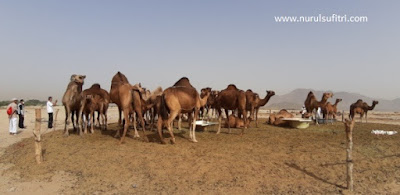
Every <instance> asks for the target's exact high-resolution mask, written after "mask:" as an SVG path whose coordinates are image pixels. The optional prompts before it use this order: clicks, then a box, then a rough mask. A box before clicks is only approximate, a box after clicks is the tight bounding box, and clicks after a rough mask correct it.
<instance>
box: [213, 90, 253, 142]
mask: <svg viewBox="0 0 400 195" xmlns="http://www.w3.org/2000/svg"><path fill="white" fill-rule="evenodd" d="M215 106H216V110H217V111H218V114H219V116H218V121H219V125H218V131H217V134H219V133H220V132H221V123H222V110H221V109H222V108H223V109H224V110H225V115H226V116H227V120H228V124H229V117H228V116H229V113H228V112H229V110H232V112H234V111H235V110H236V109H238V112H239V113H243V116H244V114H245V113H246V95H245V92H244V91H242V90H239V89H238V88H237V87H236V86H235V85H233V84H230V85H228V87H227V88H226V89H224V90H222V91H221V92H220V93H219V94H218V97H217V99H216V102H215ZM239 115H240V114H239ZM239 118H240V116H239ZM243 120H244V123H246V117H243ZM228 129H229V133H231V128H230V126H228ZM245 129H247V127H246V126H244V127H243V129H242V132H241V135H243V133H244V131H245Z"/></svg>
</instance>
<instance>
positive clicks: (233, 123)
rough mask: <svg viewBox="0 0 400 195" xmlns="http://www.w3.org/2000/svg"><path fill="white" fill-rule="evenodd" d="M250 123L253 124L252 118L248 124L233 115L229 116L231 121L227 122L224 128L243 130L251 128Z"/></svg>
mask: <svg viewBox="0 0 400 195" xmlns="http://www.w3.org/2000/svg"><path fill="white" fill-rule="evenodd" d="M250 122H251V119H250V117H248V118H247V120H246V123H244V121H243V120H242V119H241V118H239V117H236V116H235V115H233V114H231V115H230V116H229V119H227V120H225V124H224V127H225V128H228V127H233V128H243V127H244V126H246V127H247V128H249V126H250ZM228 123H229V124H228Z"/></svg>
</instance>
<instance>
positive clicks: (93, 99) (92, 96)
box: [80, 83, 110, 134]
mask: <svg viewBox="0 0 400 195" xmlns="http://www.w3.org/2000/svg"><path fill="white" fill-rule="evenodd" d="M82 97H83V98H82V102H81V109H80V113H82V114H83V115H82V120H81V122H84V127H85V130H84V132H85V134H86V133H87V126H88V123H89V116H90V119H91V120H92V125H91V133H93V132H94V131H93V128H94V123H95V117H94V113H95V112H96V111H97V112H98V113H99V116H98V117H100V116H101V118H102V122H103V125H104V129H107V109H108V104H109V102H110V100H109V95H108V92H107V91H105V90H104V89H101V87H100V85H99V84H97V83H96V84H93V85H92V86H91V87H90V88H89V89H86V90H84V91H83V92H82ZM83 116H85V118H86V120H85V121H84V120H83ZM97 120H98V123H99V126H100V128H101V123H100V120H99V118H98V119H97Z"/></svg>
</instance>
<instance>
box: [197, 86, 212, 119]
mask: <svg viewBox="0 0 400 195" xmlns="http://www.w3.org/2000/svg"><path fill="white" fill-rule="evenodd" d="M211 92H212V90H211V88H210V87H206V88H203V89H201V90H200V98H204V96H206V94H207V93H208V94H209V95H211ZM209 99H210V97H208V98H207V102H205V104H203V105H202V106H201V108H200V117H202V118H204V115H205V114H206V115H208V111H209V110H210V101H209Z"/></svg>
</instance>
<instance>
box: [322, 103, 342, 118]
mask: <svg viewBox="0 0 400 195" xmlns="http://www.w3.org/2000/svg"><path fill="white" fill-rule="evenodd" d="M341 101H342V99H336V101H335V104H333V105H332V104H331V103H330V102H328V103H327V104H326V105H325V107H323V108H322V114H323V115H324V118H325V119H329V118H333V119H336V113H337V105H338V104H339V102H341Z"/></svg>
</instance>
